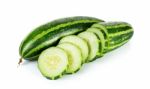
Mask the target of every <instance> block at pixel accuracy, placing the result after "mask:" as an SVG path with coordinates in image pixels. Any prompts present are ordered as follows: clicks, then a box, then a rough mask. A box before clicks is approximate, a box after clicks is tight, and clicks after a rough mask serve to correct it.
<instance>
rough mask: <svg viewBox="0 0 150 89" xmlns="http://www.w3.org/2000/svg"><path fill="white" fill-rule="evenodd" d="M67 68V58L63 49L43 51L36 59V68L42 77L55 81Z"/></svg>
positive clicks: (53, 48)
mask: <svg viewBox="0 0 150 89" xmlns="http://www.w3.org/2000/svg"><path fill="white" fill-rule="evenodd" d="M67 66H68V56H67V54H66V52H65V51H64V50H63V49H60V48H58V47H51V48H48V49H46V50H44V51H43V52H42V53H41V55H40V56H39V59H38V68H39V70H40V72H41V73H42V75H43V76H45V77H47V78H49V79H52V80H54V79H56V78H59V77H61V76H62V74H63V72H64V71H65V70H66V69H67Z"/></svg>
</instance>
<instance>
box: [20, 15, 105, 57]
mask: <svg viewBox="0 0 150 89" xmlns="http://www.w3.org/2000/svg"><path fill="white" fill-rule="evenodd" d="M97 22H103V20H100V19H97V18H93V17H86V16H76V17H69V18H62V19H57V20H54V21H52V22H49V23H47V24H44V25H42V26H40V27H38V28H36V29H34V30H33V31H32V32H30V34H29V35H28V36H27V37H26V38H25V39H24V40H23V41H22V43H21V45H20V48H19V53H20V56H21V57H22V58H24V59H27V60H34V59H37V57H38V56H39V54H40V53H41V51H43V50H44V49H47V48H48V47H50V46H52V45H55V44H56V43H57V42H58V40H59V39H60V38H61V37H63V36H66V35H71V34H77V33H79V32H82V31H84V30H86V29H87V28H89V27H90V26H91V25H93V24H94V23H97Z"/></svg>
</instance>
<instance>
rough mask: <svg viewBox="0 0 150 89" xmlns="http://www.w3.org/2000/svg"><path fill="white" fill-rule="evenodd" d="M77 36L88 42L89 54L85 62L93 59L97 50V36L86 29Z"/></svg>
mask: <svg viewBox="0 0 150 89" xmlns="http://www.w3.org/2000/svg"><path fill="white" fill-rule="evenodd" d="M78 36H79V37H81V38H83V39H84V40H85V41H87V43H88V47H89V56H88V59H87V61H86V62H90V61H93V60H94V58H95V57H96V54H97V53H98V50H99V42H98V38H97V36H96V35H95V34H94V33H92V32H88V31H84V32H81V33H79V34H78Z"/></svg>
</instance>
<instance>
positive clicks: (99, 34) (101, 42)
mask: <svg viewBox="0 0 150 89" xmlns="http://www.w3.org/2000/svg"><path fill="white" fill-rule="evenodd" d="M87 31H89V32H93V33H94V34H96V35H97V37H98V38H99V52H98V54H97V56H98V57H101V56H103V54H104V48H105V39H104V35H103V33H102V32H101V30H99V29H98V28H93V27H91V28H88V29H87Z"/></svg>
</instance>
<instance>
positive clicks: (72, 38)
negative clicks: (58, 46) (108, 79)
mask: <svg viewBox="0 0 150 89" xmlns="http://www.w3.org/2000/svg"><path fill="white" fill-rule="evenodd" d="M64 42H69V43H72V44H74V45H76V46H77V47H79V48H80V50H81V53H82V57H83V58H82V59H83V60H82V62H83V63H84V62H85V61H86V59H87V57H88V53H89V49H88V44H87V42H86V41H85V40H83V39H82V38H80V37H78V36H76V35H69V36H66V37H63V38H62V39H61V40H60V41H59V43H64Z"/></svg>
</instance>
